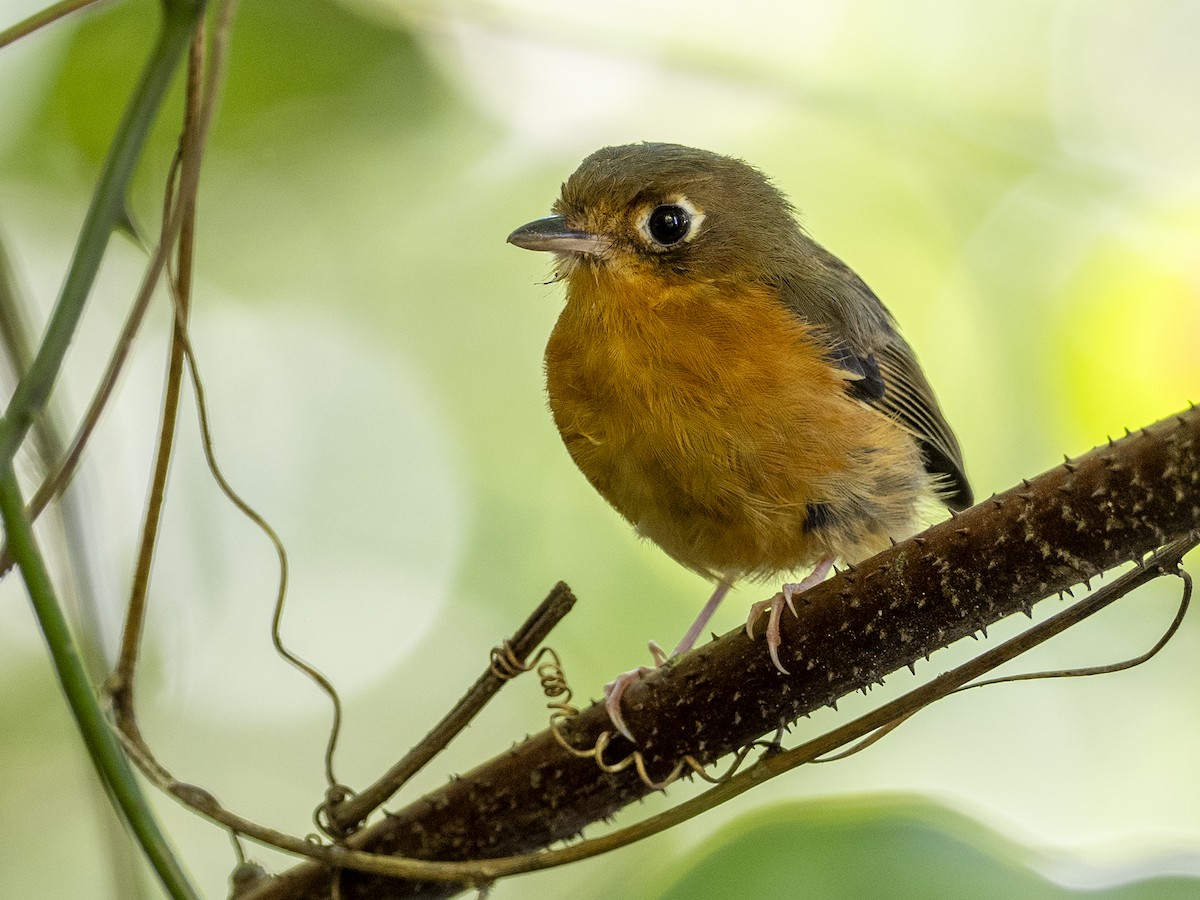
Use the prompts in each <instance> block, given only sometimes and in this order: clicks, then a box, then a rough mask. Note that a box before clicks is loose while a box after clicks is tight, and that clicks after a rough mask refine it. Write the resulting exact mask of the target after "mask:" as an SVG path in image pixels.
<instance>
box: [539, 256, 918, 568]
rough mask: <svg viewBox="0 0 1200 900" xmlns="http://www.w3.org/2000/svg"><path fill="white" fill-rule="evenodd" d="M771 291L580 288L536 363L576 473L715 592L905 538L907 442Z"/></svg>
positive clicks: (909, 518) (585, 276) (644, 280)
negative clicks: (722, 584)
mask: <svg viewBox="0 0 1200 900" xmlns="http://www.w3.org/2000/svg"><path fill="white" fill-rule="evenodd" d="M824 352H825V348H824V347H823V346H822V344H821V343H820V340H819V335H818V334H816V333H814V331H813V330H812V329H811V328H810V327H809V326H808V325H807V324H806V323H804V322H802V321H801V320H799V319H798V318H796V317H795V316H794V315H793V314H792V313H790V312H789V311H788V310H787V309H786V308H785V307H784V306H783V304H782V303H781V302H779V301H778V300H777V299H776V298H775V297H774V296H773V295H772V294H771V293H770V292H769V290H768V289H766V288H761V287H760V288H754V289H748V288H745V287H743V286H734V285H729V284H725V285H722V284H703V285H695V284H689V285H688V286H687V287H686V288H683V287H677V286H672V285H671V284H668V283H665V282H663V281H661V280H659V279H654V278H651V277H646V276H630V275H626V274H623V273H619V272H613V271H611V270H609V269H606V268H604V267H603V266H591V265H589V266H587V268H586V270H582V271H576V272H574V273H573V275H572V277H571V280H570V284H569V287H568V292H567V305H566V307H565V308H564V310H563V312H562V315H561V316H560V317H559V320H558V323H557V324H556V326H555V328H554V331H553V333H552V335H551V337H550V341H549V344H548V345H547V347H546V381H547V391H548V393H549V399H550V408H551V410H552V412H553V414H554V421H555V423H556V424H557V426H558V429H559V432H560V433H561V435H562V438H563V441H564V443H565V444H566V446H567V449H568V451H569V452H570V454H571V457H572V458H573V459H574V460H575V463H576V464H577V465H578V466H579V468H580V470H581V471H582V472H583V474H584V475H585V476H587V479H588V481H590V482H591V484H592V485H593V486H594V487H595V488H596V490H597V491H599V492H600V494H601V495H602V496H604V498H605V499H606V500H608V502H609V503H611V504H612V505H613V507H614V508H616V510H617V511H618V512H619V513H621V515H622V516H624V517H625V518H626V519H627V520H629V522H630V523H631V524H632V525H633V526H634V528H635V529H636V530H637V531H638V533H639V534H641V535H643V536H645V537H647V538H649V539H650V540H652V541H654V542H655V543H656V544H658V545H659V546H660V547H662V549H663V550H664V551H666V552H667V553H668V554H669V555H670V556H672V557H673V558H674V559H676V560H678V561H679V562H680V563H682V564H683V565H685V566H687V567H688V568H690V569H692V570H694V571H697V572H700V573H701V574H704V575H706V576H708V577H714V578H715V577H719V576H722V575H732V576H734V577H742V576H750V577H769V576H773V575H776V574H778V573H781V572H786V571H791V570H794V569H798V568H801V567H804V566H808V565H812V564H813V563H814V562H816V561H817V560H818V559H821V558H823V557H825V556H833V557H837V558H841V559H844V560H848V561H856V560H857V559H860V558H863V557H865V556H868V555H870V554H872V553H874V552H877V551H878V550H880V549H882V548H883V547H885V546H887V544H888V539H889V537H891V538H895V539H901V538H903V537H907V536H908V535H909V534H910V533H911V532H912V531H913V530H914V527H915V522H916V509H917V506H918V504H919V502H920V501H921V500H922V499H923V498H926V497H930V496H932V487H931V483H930V479H929V476H928V475H927V474H926V473H925V470H924V466H923V463H922V460H921V457H920V453H919V451H918V449H917V446H916V444H915V442H914V441H913V439H912V438H911V437H910V436H909V435H908V434H907V433H906V432H905V431H904V430H903V429H901V428H900V427H899V426H898V425H897V424H895V423H894V422H893V421H891V420H889V419H888V418H887V417H885V416H884V415H882V414H880V413H879V412H877V411H875V410H873V409H871V408H869V407H867V406H865V405H864V404H862V403H859V402H858V401H856V400H854V399H852V398H851V397H849V396H848V395H847V393H846V391H845V384H846V375H845V374H844V373H843V372H842V371H841V370H839V369H836V368H834V367H833V366H831V365H830V363H829V362H828V360H827V359H825V358H824Z"/></svg>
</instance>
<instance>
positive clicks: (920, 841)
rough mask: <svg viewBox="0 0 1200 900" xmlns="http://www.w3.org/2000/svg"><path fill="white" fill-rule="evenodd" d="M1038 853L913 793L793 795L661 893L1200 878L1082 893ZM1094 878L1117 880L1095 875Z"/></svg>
mask: <svg viewBox="0 0 1200 900" xmlns="http://www.w3.org/2000/svg"><path fill="white" fill-rule="evenodd" d="M1034 856H1035V855H1034V854H1033V853H1031V852H1030V851H1027V850H1025V849H1023V848H1021V847H1018V846H1016V845H1013V844H1012V843H1010V842H1009V841H1007V840H1005V839H1004V838H1002V837H1000V836H999V835H997V834H996V833H994V832H991V831H989V830H987V829H985V828H984V827H983V826H981V825H979V824H978V823H976V822H974V821H972V820H970V819H967V818H966V817H964V816H960V815H958V814H956V813H951V812H949V811H948V810H945V809H943V808H938V807H932V806H927V805H924V804H920V803H916V802H911V801H898V800H878V799H876V800H870V801H849V802H833V803H831V802H828V801H825V802H821V803H796V804H790V805H787V806H778V807H774V808H772V809H768V810H764V811H762V812H758V813H755V814H753V815H751V816H747V817H746V818H744V819H742V820H741V821H740V822H734V823H732V824H731V825H730V826H728V827H727V828H726V829H725V830H724V832H723V833H722V835H721V836H720V837H718V838H716V839H714V840H712V841H710V842H709V844H708V846H706V847H703V848H701V849H700V850H698V851H697V852H696V853H695V854H693V855H692V856H691V858H690V859H688V860H685V861H684V863H683V867H684V868H685V870H686V871H684V872H683V874H681V875H679V876H678V877H677V878H676V879H675V880H674V883H673V884H672V885H671V886H670V887H669V888H667V889H666V890H664V891H662V892H661V893H659V894H657V895H653V896H657V897H659V898H661V900H703V898H714V900H716V898H730V897H754V898H755V900H772V898H779V900H785V898H796V897H804V898H806V900H863V898H868V897H869V898H878V900H937V898H947V900H950V898H953V900H961V898H966V897H969V898H971V900H1014V898H1020V900H1067V898H1071V897H1075V898H1078V897H1081V896H1087V897H1092V898H1104V900H1175V898H1179V900H1183V898H1184V897H1196V896H1200V880H1195V879H1188V878H1179V877H1163V878H1154V879H1148V880H1145V881H1139V882H1130V883H1127V884H1123V885H1120V886H1119V887H1113V888H1107V889H1103V890H1097V891H1084V892H1081V891H1075V890H1072V889H1070V888H1066V887H1063V886H1062V885H1059V884H1056V883H1055V882H1053V881H1050V880H1048V879H1046V878H1044V877H1043V876H1042V875H1040V874H1038V873H1037V872H1036V871H1034V869H1033V868H1032V867H1031V862H1033V861H1034V860H1033V858H1034ZM1096 874H1098V875H1099V876H1100V877H1097V878H1095V880H1097V881H1099V880H1107V881H1116V880H1118V879H1117V878H1114V877H1111V876H1110V877H1107V878H1105V877H1104V876H1105V875H1106V874H1107V873H1096Z"/></svg>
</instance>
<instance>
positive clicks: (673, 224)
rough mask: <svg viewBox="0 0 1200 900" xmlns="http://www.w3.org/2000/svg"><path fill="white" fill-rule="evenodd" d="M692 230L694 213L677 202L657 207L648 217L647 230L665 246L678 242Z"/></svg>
mask: <svg viewBox="0 0 1200 900" xmlns="http://www.w3.org/2000/svg"><path fill="white" fill-rule="evenodd" d="M691 230H692V214H691V213H689V212H688V211H687V210H686V209H684V208H683V207H682V206H679V205H678V204H676V203H664V204H663V205H662V206H657V207H655V208H654V209H653V210H652V211H651V212H650V215H649V217H648V218H647V219H646V231H647V232H648V233H649V235H650V237H651V238H653V239H654V240H655V241H656V242H657V243H659V244H662V245H663V246H664V247H670V246H672V245H673V244H678V243H679V242H680V241H682V240H683V239H684V238H685V237H687V236H688V232H689V231H691Z"/></svg>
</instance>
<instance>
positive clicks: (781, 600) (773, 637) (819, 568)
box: [746, 556, 833, 675]
mask: <svg viewBox="0 0 1200 900" xmlns="http://www.w3.org/2000/svg"><path fill="white" fill-rule="evenodd" d="M832 567H833V557H832V556H827V557H825V558H824V559H822V560H821V561H820V562H819V563H817V565H816V567H815V568H814V569H813V570H812V571H811V572H810V573H809V574H808V576H807V577H806V578H805V579H804V580H803V581H800V582H799V583H798V584H785V585H783V587H781V588H780V590H779V593H778V594H776V595H775V596H774V597H772V598H771V599H770V600H760V601H758V602H757V603H755V604H754V605H753V606H751V607H750V616H749V618H747V619H746V635H747V636H748V637H749V638H750V639H751V640H754V623H755V622H757V621H758V617H759V616H761V615H762V614H763V610H769V611H770V616H769V617H768V619H767V650H768V652H770V654H771V661H772V662H773V663H775V668H777V669H778V670H779V671H780V672H782V673H783V674H784V675H787V674H789V673H788V670H787V669H785V668H784V667H783V664H782V663H781V662H780V661H779V645H780V644H782V643H783V638H782V637H780V635H779V620H780V618H781V617H782V616H783V607H784V606H785V605H786V606H787V608H788V609H790V610H791V611H792V615H793V616H794V615H796V605H795V604H794V603H793V602H792V598H793V597H795V596H796V595H797V594H803V593H804V592H805V591H807V590H808V589H809V588H810V587H812V586H813V585H816V584H820V583H821V582H822V581H824V580H825V576H826V575H828V574H829V570H830V569H831V568H832Z"/></svg>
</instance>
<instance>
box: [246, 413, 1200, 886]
mask: <svg viewBox="0 0 1200 900" xmlns="http://www.w3.org/2000/svg"><path fill="white" fill-rule="evenodd" d="M1198 529H1200V410H1198V409H1197V408H1195V407H1193V408H1192V409H1190V410H1189V411H1187V412H1185V413H1183V414H1181V415H1179V416H1174V417H1172V418H1169V419H1166V420H1164V421H1162V422H1159V423H1158V424H1156V425H1153V426H1151V427H1149V428H1146V429H1143V430H1141V431H1139V432H1136V433H1134V434H1131V435H1128V436H1127V437H1125V438H1123V439H1122V440H1119V441H1116V442H1110V443H1109V444H1108V445H1107V446H1104V447H1101V448H1098V449H1097V450H1094V451H1092V452H1091V453H1088V454H1086V455H1085V456H1082V457H1080V458H1078V459H1075V460H1071V461H1067V462H1066V463H1064V464H1062V465H1060V466H1058V467H1056V468H1055V469H1053V470H1051V471H1049V472H1047V473H1045V474H1044V475H1041V476H1039V477H1038V478H1037V479H1035V480H1033V481H1029V482H1025V483H1023V484H1022V485H1021V486H1019V487H1017V488H1014V489H1013V490H1010V491H1008V492H1006V493H1004V494H1002V495H999V496H996V497H992V498H991V499H989V500H985V501H983V502H982V503H980V504H979V505H977V506H975V507H973V508H972V509H970V510H968V511H966V512H965V513H962V514H961V515H958V516H957V517H954V518H952V519H951V520H949V521H947V522H943V523H942V524H940V525H938V526H935V527H934V528H932V529H930V530H929V531H927V532H925V533H924V534H923V535H920V536H918V537H917V538H914V539H913V540H911V541H906V542H905V543H903V544H900V545H897V546H896V547H893V548H891V549H890V550H887V551H885V552H884V553H881V554H879V555H878V556H876V557H875V558H873V559H871V560H868V561H867V562H865V563H863V564H862V565H861V566H859V567H857V568H855V569H853V570H851V571H849V572H845V573H842V574H841V575H839V576H837V577H835V578H833V579H831V580H830V581H828V582H826V583H825V584H823V585H820V586H818V587H817V588H814V589H813V590H812V591H810V592H809V593H807V594H805V595H804V597H803V603H802V605H801V607H800V609H799V616H798V617H797V618H794V619H793V618H791V617H785V619H784V627H783V632H784V647H783V651H784V652H783V655H782V657H783V662H784V665H785V666H786V667H787V668H788V669H790V670H791V671H792V672H793V673H794V674H793V675H790V676H784V675H781V674H780V673H778V672H777V671H776V670H775V668H774V666H773V665H772V664H771V661H770V659H769V657H768V656H767V653H766V648H765V645H764V642H763V641H761V640H759V641H751V640H749V639H748V638H747V637H746V636H745V634H744V633H743V632H742V631H741V630H740V629H739V630H737V631H734V632H731V633H730V634H727V635H725V636H723V637H721V638H719V639H718V640H715V641H713V642H712V643H710V644H708V645H706V646H704V647H701V648H700V649H698V650H696V651H694V652H692V653H689V654H686V655H684V656H682V657H679V658H677V659H675V660H673V661H672V662H671V663H669V664H668V665H667V666H665V667H664V668H663V669H661V670H659V671H657V672H654V673H652V674H650V675H648V676H647V677H646V678H645V679H644V680H642V681H641V682H639V683H638V684H636V685H634V686H633V687H631V688H630V689H629V691H628V692H627V693H626V695H625V709H626V721H627V722H628V723H629V725H630V728H631V729H632V731H633V733H634V734H635V735H638V736H639V737H640V739H641V741H640V745H639V749H640V750H641V752H642V754H643V757H644V759H645V762H646V765H647V768H648V769H649V772H650V774H651V776H652V777H655V776H659V777H660V776H661V775H662V774H665V773H666V772H668V771H670V769H671V768H672V767H673V766H674V764H675V762H676V761H677V760H678V759H680V758H682V757H683V756H684V755H685V754H690V755H691V756H693V757H695V758H697V759H699V760H700V761H702V762H710V761H713V760H715V759H717V758H719V757H721V756H723V755H725V754H727V753H731V752H733V751H735V750H736V749H738V748H739V747H742V746H744V745H745V744H747V743H748V742H750V741H752V740H754V739H756V738H758V737H759V736H760V735H763V734H766V733H768V732H771V731H773V730H774V729H775V728H777V727H778V726H779V725H781V724H784V723H787V722H791V721H793V720H795V719H796V718H798V717H800V716H803V715H807V714H809V713H811V712H813V711H815V710H817V709H819V708H820V707H822V706H825V705H829V704H832V703H835V702H836V701H837V699H838V698H840V697H842V696H844V695H846V694H849V693H852V692H853V691H856V690H861V689H864V688H867V687H869V686H870V685H872V684H874V683H876V682H878V681H880V680H881V679H882V677H883V676H885V675H887V674H888V673H890V672H893V671H896V670H898V669H901V668H903V667H905V666H910V665H912V664H914V663H915V662H916V661H917V660H919V659H921V658H922V657H927V656H928V655H929V654H931V653H933V652H934V651H935V650H938V649H940V648H941V647H944V646H947V645H948V644H950V643H952V642H954V641H956V640H958V639H960V638H962V637H966V636H968V635H971V634H974V633H975V632H977V631H980V630H981V629H984V628H986V627H987V626H988V625H991V624H992V623H994V622H996V621H999V620H1000V619H1002V618H1004V617H1006V616H1009V615H1011V614H1013V613H1014V612H1018V611H1028V610H1029V609H1030V608H1031V607H1032V605H1033V604H1034V603H1035V602H1037V601H1038V600H1040V599H1043V598H1045V597H1049V596H1054V595H1055V594H1058V593H1059V592H1062V591H1066V590H1069V589H1070V588H1071V587H1073V586H1074V585H1076V584H1079V583H1081V582H1082V583H1085V584H1086V583H1087V582H1088V580H1089V579H1090V578H1092V577H1095V576H1096V575H1098V574H1100V573H1101V572H1104V571H1106V570H1108V569H1111V568H1113V567H1115V566H1117V565H1119V564H1121V563H1123V562H1126V561H1128V560H1131V559H1140V558H1141V557H1142V556H1144V555H1145V554H1147V553H1150V552H1152V551H1153V550H1155V549H1157V548H1159V547H1162V546H1164V545H1166V544H1168V543H1170V542H1172V541H1176V540H1180V539H1184V538H1187V537H1188V536H1190V535H1194V534H1195V533H1196V532H1197V530H1198ZM610 728H611V726H610V725H609V723H608V720H607V717H606V716H605V714H604V711H603V709H602V708H600V707H596V706H593V707H591V708H590V709H588V710H585V711H583V712H582V713H580V714H579V715H578V716H575V717H573V718H571V719H569V720H568V721H567V722H566V723H564V725H563V726H562V732H563V734H564V736H565V737H566V738H567V739H568V740H569V741H570V743H571V744H572V745H573V746H575V747H578V748H588V747H591V746H593V745H594V744H595V743H596V741H597V739H598V738H599V737H600V735H601V734H602V733H603V732H605V731H607V730H610ZM631 749H633V748H632V747H631V745H629V744H627V743H626V742H624V741H623V739H620V738H617V739H615V740H613V741H612V744H611V751H610V752H611V759H613V760H616V759H619V758H621V757H623V756H625V755H626V754H627V753H628V752H629V751H630V750H631ZM606 758H608V757H606ZM650 790H651V789H650V788H649V787H648V786H647V785H646V784H645V783H644V782H643V781H642V780H641V779H639V777H638V775H637V774H636V773H635V772H634V771H633V770H632V769H627V770H625V771H622V772H618V773H601V772H599V771H598V769H597V767H596V764H595V762H594V761H593V760H590V759H580V758H577V757H575V756H573V755H571V754H570V753H568V752H567V751H566V750H564V749H563V748H562V747H561V746H560V745H559V744H558V742H557V741H556V739H555V737H554V735H553V734H552V733H551V732H549V731H545V732H542V733H540V734H538V735H535V736H533V737H531V738H529V739H527V740H526V741H524V742H523V743H521V744H519V745H518V746H516V747H514V748H513V749H511V750H509V751H507V752H505V753H504V754H502V755H500V756H498V757H496V758H495V759H493V760H491V761H489V762H486V763H483V764H482V765H480V766H479V767H477V768H476V769H474V770H473V771H471V772H469V773H467V774H466V775H463V776H461V777H459V778H457V779H455V780H454V781H452V782H451V783H449V784H448V785H446V786H444V787H443V788H440V789H439V790H437V791H434V792H432V793H431V794H429V795H427V796H426V797H424V798H422V799H421V800H420V801H418V802H417V803H414V804H412V805H410V806H409V807H407V808H405V809H403V810H401V811H399V812H398V813H396V814H395V815H390V816H388V817H387V818H386V819H384V820H383V821H381V822H379V823H377V824H375V825H372V826H370V827H368V828H366V829H364V830H363V831H361V832H359V833H358V834H356V835H354V836H353V837H351V838H350V839H349V840H348V841H347V846H348V847H350V848H353V849H355V850H367V851H370V852H374V853H382V854H393V855H399V856H407V857H417V858H423V859H444V860H466V859H485V858H495V857H499V856H504V855H509V854H514V853H520V852H527V851H530V850H534V849H537V848H539V847H545V846H548V845H549V844H551V843H553V842H555V841H559V840H564V839H568V838H571V837H573V836H575V835H576V834H578V832H579V830H580V829H581V828H582V827H583V826H584V825H587V824H588V823H591V822H595V821H598V820H601V819H604V818H606V817H607V816H610V815H612V814H613V813H614V812H616V811H617V810H618V809H620V808H622V807H623V806H626V805H628V804H629V803H631V802H632V801H634V800H636V799H638V798H639V797H642V796H644V795H645V794H647V793H649V792H650ZM332 877H333V875H332V872H331V870H330V869H329V868H327V867H325V866H322V865H319V864H315V863H305V864H302V865H299V866H297V867H295V868H294V869H292V870H290V871H288V872H286V873H284V874H283V875H281V876H279V877H277V878H274V879H272V880H270V881H269V882H266V883H264V884H261V885H259V886H257V887H256V888H255V889H253V890H252V891H251V892H249V893H248V894H247V895H246V896H247V897H253V898H255V900H266V898H284V897H287V898H327V897H329V896H330V895H331V886H332ZM461 889H462V885H461V884H455V883H445V882H442V883H436V882H414V881H406V880H401V879H387V878H382V877H380V876H375V875H362V874H357V873H354V872H350V871H344V872H342V873H341V875H340V892H341V893H340V896H341V897H344V898H365V897H372V898H399V897H417V896H420V897H441V896H449V895H451V894H453V893H456V892H457V891H459V890H461Z"/></svg>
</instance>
